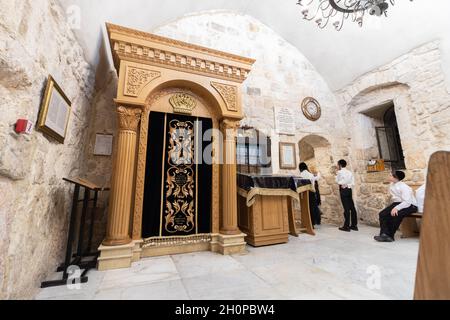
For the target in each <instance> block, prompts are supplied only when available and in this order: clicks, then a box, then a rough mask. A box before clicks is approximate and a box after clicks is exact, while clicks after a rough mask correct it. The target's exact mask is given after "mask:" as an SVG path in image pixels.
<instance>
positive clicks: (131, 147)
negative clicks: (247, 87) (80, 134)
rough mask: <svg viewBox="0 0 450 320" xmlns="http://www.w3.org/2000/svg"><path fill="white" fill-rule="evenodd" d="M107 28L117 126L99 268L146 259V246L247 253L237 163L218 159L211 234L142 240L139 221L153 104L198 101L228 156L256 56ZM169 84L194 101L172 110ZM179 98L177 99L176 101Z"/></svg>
mask: <svg viewBox="0 0 450 320" xmlns="http://www.w3.org/2000/svg"><path fill="white" fill-rule="evenodd" d="M107 29H108V35H109V38H110V43H111V49H112V54H113V58H114V65H115V67H116V70H117V72H118V75H119V81H118V89H117V98H116V99H115V102H116V104H117V106H118V108H117V113H118V122H119V132H118V138H117V141H116V147H115V149H116V151H115V161H114V165H113V174H112V183H111V196H110V206H109V213H108V225H107V235H106V239H105V240H104V242H103V245H102V246H101V247H100V248H99V250H100V252H101V255H100V258H99V269H100V270H107V269H115V268H124V267H129V266H131V262H132V261H137V260H139V259H140V258H141V256H142V252H143V248H144V246H146V245H149V246H152V247H154V248H156V249H155V250H152V253H151V255H166V254H174V253H183V252H193V251H201V250H211V251H214V252H219V253H222V254H232V253H239V252H242V251H243V250H245V245H246V243H245V240H244V238H245V235H244V234H242V233H241V231H240V230H239V228H238V225H237V222H238V218H237V181H236V163H235V161H225V162H224V163H222V164H220V165H219V164H216V166H215V167H214V169H213V171H214V174H213V182H212V185H214V186H215V188H214V191H213V193H214V197H213V199H212V202H213V205H212V207H213V211H214V215H213V216H214V218H213V220H214V221H213V223H212V224H213V226H212V233H208V234H198V233H195V234H193V235H189V237H190V238H188V237H177V239H175V237H171V239H166V238H167V237H158V239H152V240H151V243H144V241H143V239H142V234H141V227H142V213H143V201H144V198H143V194H144V188H145V179H146V165H147V163H146V160H147V143H148V140H147V136H148V119H149V114H150V111H151V110H152V109H153V110H157V109H158V108H162V109H161V110H159V111H163V113H165V114H167V113H168V112H169V113H175V114H178V113H179V114H184V113H185V112H186V110H187V109H189V110H188V111H193V110H192V106H193V105H198V106H199V108H198V109H197V110H196V111H195V112H200V113H199V114H198V116H204V115H206V116H208V117H209V118H211V119H213V122H214V123H215V128H216V129H219V128H220V131H221V132H222V136H223V141H222V143H221V144H220V150H217V151H216V150H214V153H215V152H218V153H221V155H222V156H223V158H224V159H235V158H236V141H235V139H236V134H237V128H238V126H239V121H240V120H241V119H242V118H243V112H242V102H241V84H242V82H243V81H245V79H246V78H247V76H248V74H249V72H250V69H251V66H252V65H253V63H254V62H255V61H254V60H253V59H249V58H245V57H241V56H237V55H233V54H228V53H225V52H221V51H217V50H214V49H208V48H205V47H200V46H196V45H192V44H189V43H185V42H181V41H177V40H173V39H168V38H164V37H161V36H157V35H154V34H150V33H145V32H140V31H137V30H133V29H128V28H124V27H120V26H116V25H111V24H108V25H107ZM170 90H175V91H177V92H179V91H182V92H183V93H184V94H187V95H189V100H190V101H191V102H188V103H187V105H179V104H177V107H176V108H175V106H173V104H172V107H173V110H172V111H170V109H169V108H170V107H169V103H168V102H169V101H170V99H169V98H170V97H172V98H177V97H176V96H177V94H175V93H174V92H171V91H170ZM164 96H165V97H166V100H167V101H165V102H161V103H159V102H158V103H156V104H155V103H154V102H155V101H157V100H158V97H159V98H163V97H164ZM167 97H169V98H167ZM181 100H182V101H185V100H186V99H185V97H184V98H183V99H181ZM177 101H178V102H180V100H179V99H178V100H177ZM182 101H181V102H180V103H184V102H182ZM164 103H165V106H164ZM200 106H201V107H200ZM189 107H191V108H189ZM162 135H164V133H163V134H162ZM161 157H163V156H162V155H161ZM160 170H161V169H160ZM219 175H220V177H219ZM158 200H159V199H158ZM160 202H161V203H163V200H162V199H161V200H160Z"/></svg>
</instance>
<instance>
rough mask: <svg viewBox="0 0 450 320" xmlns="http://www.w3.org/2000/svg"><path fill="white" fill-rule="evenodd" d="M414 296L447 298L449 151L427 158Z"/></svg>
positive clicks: (449, 265)
mask: <svg viewBox="0 0 450 320" xmlns="http://www.w3.org/2000/svg"><path fill="white" fill-rule="evenodd" d="M414 298H415V299H416V300H450V152H437V153H435V154H434V155H433V156H432V157H431V160H430V165H429V169H428V179H427V189H426V196H425V208H424V215H423V223H422V230H421V237H420V249H419V260H418V265H417V274H416V289H415V294H414Z"/></svg>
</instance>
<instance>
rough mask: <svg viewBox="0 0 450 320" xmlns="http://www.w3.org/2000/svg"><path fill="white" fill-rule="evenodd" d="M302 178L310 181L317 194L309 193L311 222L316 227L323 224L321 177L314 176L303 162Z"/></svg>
mask: <svg viewBox="0 0 450 320" xmlns="http://www.w3.org/2000/svg"><path fill="white" fill-rule="evenodd" d="M299 169H300V177H301V178H302V179H305V180H310V181H311V183H312V184H313V185H314V187H315V190H316V192H309V212H310V214H311V222H312V224H313V225H314V226H316V225H320V224H321V220H322V219H321V212H320V209H319V206H320V205H321V199H320V191H319V183H318V180H319V179H320V175H318V176H315V175H313V174H312V173H311V172H310V171H309V168H308V166H307V164H306V163H304V162H302V163H300V166H299Z"/></svg>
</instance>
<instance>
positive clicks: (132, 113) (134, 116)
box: [117, 107, 142, 132]
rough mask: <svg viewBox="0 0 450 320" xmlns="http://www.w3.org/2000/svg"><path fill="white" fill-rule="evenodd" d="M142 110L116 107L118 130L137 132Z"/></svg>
mask: <svg viewBox="0 0 450 320" xmlns="http://www.w3.org/2000/svg"><path fill="white" fill-rule="evenodd" d="M141 114H142V110H141V109H139V108H127V107H118V108H117V115H118V118H119V130H128V131H135V132H136V131H137V129H138V126H139V122H140V121H141Z"/></svg>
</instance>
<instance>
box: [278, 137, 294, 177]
mask: <svg viewBox="0 0 450 320" xmlns="http://www.w3.org/2000/svg"><path fill="white" fill-rule="evenodd" d="M280 169H286V170H291V169H297V156H296V150H295V143H286V142H280Z"/></svg>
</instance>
